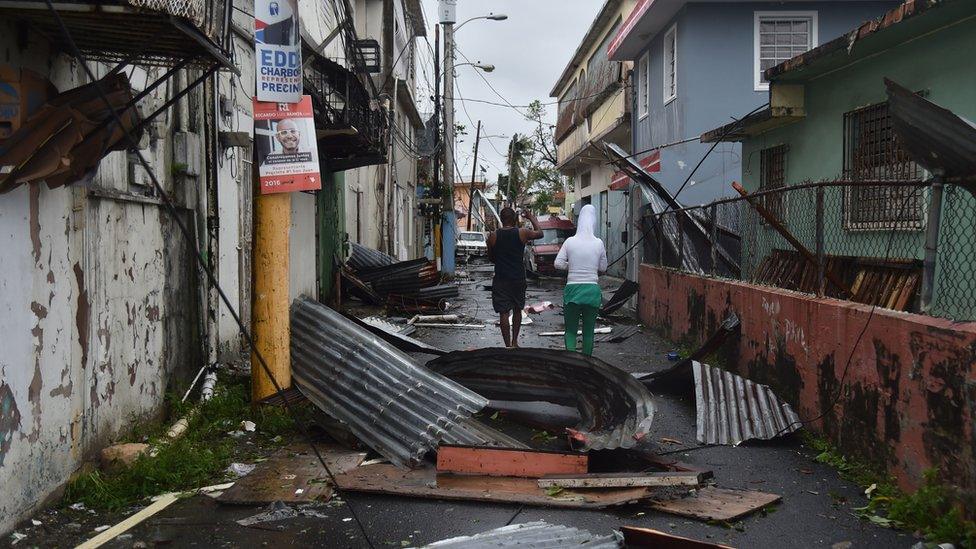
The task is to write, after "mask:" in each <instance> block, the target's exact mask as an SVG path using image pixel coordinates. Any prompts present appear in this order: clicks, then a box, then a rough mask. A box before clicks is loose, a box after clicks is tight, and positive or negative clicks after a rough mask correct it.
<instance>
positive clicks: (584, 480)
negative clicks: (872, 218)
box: [539, 473, 704, 488]
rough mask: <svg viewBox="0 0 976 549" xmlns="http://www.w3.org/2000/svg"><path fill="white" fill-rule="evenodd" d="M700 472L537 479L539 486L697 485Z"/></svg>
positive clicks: (611, 474) (570, 476) (558, 476)
mask: <svg viewBox="0 0 976 549" xmlns="http://www.w3.org/2000/svg"><path fill="white" fill-rule="evenodd" d="M702 476H703V475H702V474H701V473H590V474H586V475H547V476H545V477H543V478H540V479H539V487H540V488H551V487H554V486H559V487H562V488H632V487H635V486H645V487H653V486H699V485H701V483H702V481H703V480H704V479H703V478H702Z"/></svg>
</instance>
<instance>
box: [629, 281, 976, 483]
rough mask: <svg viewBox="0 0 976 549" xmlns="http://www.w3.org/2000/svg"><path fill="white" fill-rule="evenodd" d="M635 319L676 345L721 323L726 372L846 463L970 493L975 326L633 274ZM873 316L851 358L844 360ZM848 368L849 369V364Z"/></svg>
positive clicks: (700, 337) (975, 416) (739, 285)
mask: <svg viewBox="0 0 976 549" xmlns="http://www.w3.org/2000/svg"><path fill="white" fill-rule="evenodd" d="M639 311H640V316H641V319H642V320H643V321H644V322H645V323H646V325H647V326H649V327H651V328H652V329H655V330H657V331H658V332H659V333H660V334H661V335H663V336H664V337H667V338H669V339H671V340H674V341H681V342H685V343H689V344H699V343H702V342H703V341H704V340H705V338H706V337H707V336H708V334H710V333H712V332H713V331H714V330H715V329H716V328H717V327H718V325H719V323H721V321H722V319H723V318H725V316H726V315H728V313H730V312H735V313H736V314H737V315H739V318H740V320H741V321H742V333H741V336H740V337H739V338H738V340H737V341H734V342H729V343H727V345H726V346H727V348H726V349H724V350H723V356H722V357H721V360H722V361H723V362H725V363H726V364H724V365H725V366H727V367H729V368H730V369H731V370H733V371H735V372H736V373H738V374H740V375H743V376H746V377H748V378H749V379H752V380H753V381H756V382H759V383H766V384H769V385H770V386H771V387H773V388H774V389H775V390H776V391H777V392H778V394H779V395H780V396H781V397H782V398H784V399H785V400H786V401H788V402H789V403H790V404H792V405H793V406H794V407H796V409H797V411H798V413H799V414H800V417H801V418H802V419H804V420H806V419H809V418H815V417H819V416H820V415H821V413H823V412H824V411H825V410H826V411H827V413H826V414H825V415H824V416H823V418H822V419H820V420H818V421H815V422H813V423H812V424H811V425H810V428H812V429H813V430H815V431H818V432H820V433H823V434H824V435H826V436H827V437H828V438H829V439H830V440H832V441H833V442H834V443H835V444H836V445H837V446H839V447H840V448H841V449H842V450H843V451H844V452H847V453H849V454H852V455H856V456H859V457H861V458H864V459H867V460H870V461H872V462H876V463H879V464H883V465H884V466H885V467H886V468H887V469H888V470H889V471H891V473H892V474H894V475H895V477H896V478H897V480H898V482H899V484H900V485H901V486H902V487H903V488H906V489H913V488H916V487H917V486H918V485H919V484H920V483H921V480H922V473H923V472H924V471H925V470H926V469H929V468H932V467H937V468H938V469H939V470H940V471H941V474H942V477H943V478H944V479H945V480H947V481H948V482H950V483H952V484H957V485H959V486H960V487H961V488H962V489H963V490H964V491H965V492H967V493H969V494H973V493H976V322H968V323H953V322H951V321H948V320H945V319H940V318H932V317H927V316H922V315H915V314H909V313H902V312H896V311H890V310H886V309H880V308H878V309H875V310H874V313H873V316H871V307H870V306H866V305H861V304H856V303H850V302H846V301H839V300H835V299H818V298H816V297H813V296H809V295H806V294H800V293H796V292H791V291H787V290H780V289H775V288H769V287H764V286H754V285H751V284H747V283H743V282H738V281H731V280H720V279H710V278H704V277H699V276H694V275H689V274H685V273H679V272H676V271H672V270H668V269H661V268H658V267H654V266H650V265H642V266H641V269H640V297H639ZM869 316H870V317H871V319H870V323H869V324H868V327H867V330H866V331H865V332H864V335H863V337H861V340H860V343H859V344H858V345H857V348H856V350H855V351H854V354H853V356H852V357H851V349H852V348H853V347H854V343H855V341H856V340H857V338H858V334H860V333H861V331H862V330H863V329H864V326H865V322H866V321H867V320H868V318H869ZM849 357H851V359H850V364H849V366H848V358H849Z"/></svg>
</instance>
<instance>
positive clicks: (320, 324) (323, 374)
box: [291, 298, 488, 466]
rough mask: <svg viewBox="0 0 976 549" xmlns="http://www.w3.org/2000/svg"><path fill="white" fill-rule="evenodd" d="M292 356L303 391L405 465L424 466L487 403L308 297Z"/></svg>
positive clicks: (295, 311) (298, 311) (296, 309)
mask: <svg viewBox="0 0 976 549" xmlns="http://www.w3.org/2000/svg"><path fill="white" fill-rule="evenodd" d="M291 357H292V374H293V379H294V380H295V384H296V385H297V386H298V388H299V389H300V390H301V391H302V393H303V394H304V395H305V396H306V397H308V399H309V400H310V401H312V402H313V403H314V404H315V405H316V406H317V407H318V408H319V409H320V410H322V411H323V412H325V413H326V414H329V415H330V416H332V417H334V418H335V419H338V420H339V421H341V422H343V423H345V424H346V425H347V426H348V427H349V430H350V431H351V432H352V433H353V434H354V435H356V437H358V438H359V439H360V440H362V441H363V442H364V443H365V444H366V445H368V446H369V447H371V448H373V449H374V450H376V451H377V452H379V453H380V454H381V455H382V456H383V457H385V458H387V459H389V460H390V461H391V462H393V463H395V464H397V465H400V466H411V465H417V464H418V463H420V462H421V460H422V459H423V457H424V455H425V454H426V453H427V452H429V451H431V450H433V449H434V448H436V446H437V444H438V443H439V442H440V441H441V440H443V439H444V437H445V436H446V435H447V434H448V433H450V431H451V430H452V429H454V428H455V427H457V426H458V425H459V424H462V423H464V422H465V421H467V420H468V419H469V418H470V417H471V415H472V414H473V413H474V412H477V411H479V410H481V409H482V408H484V407H485V406H486V405H487V404H488V401H487V400H486V399H485V398H483V397H481V396H480V395H478V394H476V393H474V392H472V391H471V390H469V389H466V388H465V387H463V386H461V385H459V384H458V383H456V382H454V381H451V380H450V379H448V378H446V377H444V376H442V375H440V374H437V373H434V372H432V371H430V370H428V369H427V368H424V367H423V366H420V365H418V364H416V363H415V362H414V361H413V359H412V358H410V357H409V356H408V355H406V354H404V353H403V352H402V351H399V350H398V349H396V348H394V347H393V346H391V345H390V344H388V343H386V342H385V341H383V340H382V339H380V338H378V337H377V336H375V335H373V334H372V333H370V332H368V331H367V330H365V329H364V328H362V327H360V326H358V325H357V324H355V323H354V322H352V321H351V320H349V319H347V318H346V317H344V316H343V315H342V314H340V313H338V312H337V311H334V310H332V309H330V308H329V307H326V306H325V305H322V304H321V303H318V302H317V301H313V300H310V299H306V298H299V299H296V300H295V302H294V303H293V304H292V308H291Z"/></svg>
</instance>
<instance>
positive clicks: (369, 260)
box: [346, 242, 396, 271]
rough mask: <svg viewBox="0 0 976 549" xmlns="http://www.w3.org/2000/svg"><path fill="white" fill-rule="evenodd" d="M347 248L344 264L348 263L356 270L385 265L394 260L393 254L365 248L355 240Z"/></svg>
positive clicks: (390, 263) (392, 262)
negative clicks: (347, 253)
mask: <svg viewBox="0 0 976 549" xmlns="http://www.w3.org/2000/svg"><path fill="white" fill-rule="evenodd" d="M349 249H350V252H349V259H348V260H347V261H346V265H349V266H350V267H352V268H353V269H355V270H357V271H359V270H362V269H367V268H375V267H385V266H387V265H392V264H394V263H395V262H396V260H395V259H393V256H391V255H389V254H385V253H383V252H381V251H379V250H374V249H372V248H367V247H366V246H363V245H360V244H356V243H355V242H352V243H350V244H349Z"/></svg>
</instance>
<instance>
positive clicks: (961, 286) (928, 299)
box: [644, 182, 976, 320]
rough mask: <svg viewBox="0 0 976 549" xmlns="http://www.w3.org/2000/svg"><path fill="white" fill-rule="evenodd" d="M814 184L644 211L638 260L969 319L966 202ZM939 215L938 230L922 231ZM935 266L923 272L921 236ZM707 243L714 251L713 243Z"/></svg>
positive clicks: (975, 243) (971, 252) (973, 266)
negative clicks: (935, 203)
mask: <svg viewBox="0 0 976 549" xmlns="http://www.w3.org/2000/svg"><path fill="white" fill-rule="evenodd" d="M939 194H940V191H939V190H938V189H936V188H934V187H931V186H926V185H922V184H919V183H901V182H897V183H896V182H884V183H880V182H879V183H874V184H871V183H850V182H823V183H814V184H804V185H795V186H786V187H781V188H777V189H773V190H767V191H763V192H757V193H752V194H750V195H748V196H746V197H736V198H729V199H723V200H718V201H716V202H713V203H711V204H708V205H704V206H699V207H693V208H683V209H681V210H676V211H664V210H665V208H662V207H660V205H655V204H649V205H648V206H647V207H646V208H645V212H644V224H645V225H644V228H645V231H646V237H645V240H644V261H645V262H647V263H651V264H660V265H663V266H667V267H672V268H678V266H679V265H680V266H681V270H684V271H690V272H696V273H698V274H702V275H706V276H721V277H727V278H735V279H741V280H744V281H748V282H752V283H755V284H761V285H768V286H775V287H779V288H784V289H788V290H795V291H799V292H804V293H809V294H815V295H820V296H829V297H835V298H839V299H846V300H850V301H856V302H859V303H866V304H871V305H878V306H880V307H885V308H888V309H894V310H900V311H909V312H921V313H926V314H931V315H934V316H942V317H947V318H951V319H955V320H972V319H976V197H974V196H973V195H972V194H971V193H969V192H968V191H966V190H965V189H963V188H960V187H957V186H955V185H946V186H945V187H944V189H943V190H942V191H941V194H942V198H941V200H940V201H939V202H940V204H941V205H940V207H938V208H934V209H933V208H932V207H931V202H932V199H933V196H938V195H939ZM933 216H938V217H939V218H940V222H939V227H938V231H937V232H936V231H934V227H931V226H930V221H931V219H933V218H934V217H933ZM927 238H929V239H934V240H933V242H935V243H936V245H937V247H936V249H937V260H936V261H934V262H933V267H934V268H931V269H926V268H925V256H926V239H927ZM713 242H717V243H718V245H717V246H716V245H713V244H712V243H713Z"/></svg>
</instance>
